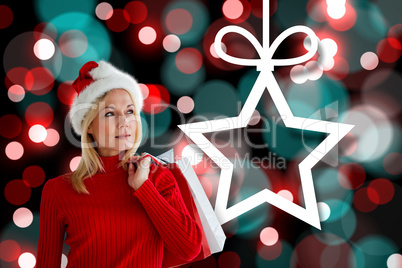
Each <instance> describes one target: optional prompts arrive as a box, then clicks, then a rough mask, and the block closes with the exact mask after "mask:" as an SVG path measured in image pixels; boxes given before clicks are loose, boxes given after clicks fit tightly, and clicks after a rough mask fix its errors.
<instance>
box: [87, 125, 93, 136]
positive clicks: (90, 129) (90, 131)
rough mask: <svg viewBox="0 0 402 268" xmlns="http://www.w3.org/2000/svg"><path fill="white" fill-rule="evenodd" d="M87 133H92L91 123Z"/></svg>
mask: <svg viewBox="0 0 402 268" xmlns="http://www.w3.org/2000/svg"><path fill="white" fill-rule="evenodd" d="M87 132H88V134H93V131H92V124H91V125H90V126H89V127H88V131H87Z"/></svg>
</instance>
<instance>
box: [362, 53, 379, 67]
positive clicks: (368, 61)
mask: <svg viewBox="0 0 402 268" xmlns="http://www.w3.org/2000/svg"><path fill="white" fill-rule="evenodd" d="M360 64H361V65H362V67H363V68H364V69H366V70H368V71H371V70H374V69H375V68H377V66H378V57H377V54H375V53H374V52H371V51H368V52H366V53H364V54H363V55H362V57H361V58H360Z"/></svg>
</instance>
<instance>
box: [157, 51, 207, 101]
mask: <svg viewBox="0 0 402 268" xmlns="http://www.w3.org/2000/svg"><path fill="white" fill-rule="evenodd" d="M175 57H176V54H171V55H169V56H168V57H166V59H165V61H164V62H163V64H162V68H161V79H162V83H163V85H165V86H166V88H167V89H168V90H169V92H170V93H172V94H174V95H176V96H183V95H191V94H192V93H193V92H194V90H195V89H196V88H197V87H198V86H199V85H200V84H201V83H202V82H203V81H204V80H205V76H206V72H205V68H204V66H201V68H200V69H199V70H198V71H197V72H195V73H192V74H185V73H183V72H181V71H180V70H179V69H177V66H176V63H175Z"/></svg>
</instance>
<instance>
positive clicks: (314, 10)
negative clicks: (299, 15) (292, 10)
mask: <svg viewBox="0 0 402 268" xmlns="http://www.w3.org/2000/svg"><path fill="white" fill-rule="evenodd" d="M327 7H328V5H327V3H326V1H321V0H310V1H308V3H307V13H308V15H309V16H310V18H312V19H313V20H315V21H318V22H324V21H326V20H327V19H328V14H327Z"/></svg>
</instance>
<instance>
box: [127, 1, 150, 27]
mask: <svg viewBox="0 0 402 268" xmlns="http://www.w3.org/2000/svg"><path fill="white" fill-rule="evenodd" d="M124 10H125V11H126V12H127V13H128V14H129V17H130V23H132V24H138V23H141V22H143V21H144V20H145V19H146V18H147V15H148V9H147V6H146V5H145V4H144V3H143V2H141V1H131V2H128V3H127V4H126V6H125V7H124Z"/></svg>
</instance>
